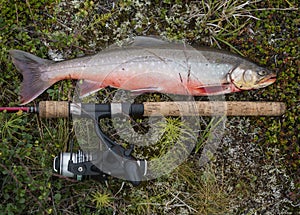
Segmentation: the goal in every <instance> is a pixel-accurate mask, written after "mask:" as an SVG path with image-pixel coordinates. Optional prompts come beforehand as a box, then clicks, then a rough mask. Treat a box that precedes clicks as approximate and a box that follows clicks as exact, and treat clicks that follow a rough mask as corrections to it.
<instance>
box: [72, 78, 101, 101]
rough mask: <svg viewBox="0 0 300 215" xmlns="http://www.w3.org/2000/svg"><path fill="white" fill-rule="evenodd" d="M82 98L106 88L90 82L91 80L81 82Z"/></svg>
mask: <svg viewBox="0 0 300 215" xmlns="http://www.w3.org/2000/svg"><path fill="white" fill-rule="evenodd" d="M78 86H79V90H80V97H85V96H88V95H91V94H93V93H95V92H97V91H99V90H100V89H102V88H105V87H106V86H105V85H104V84H103V83H101V82H96V81H90V80H80V81H79V82H78Z"/></svg>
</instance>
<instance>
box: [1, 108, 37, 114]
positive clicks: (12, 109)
mask: <svg viewBox="0 0 300 215" xmlns="http://www.w3.org/2000/svg"><path fill="white" fill-rule="evenodd" d="M31 110H32V108H31V107H0V112H3V111H7V112H9V113H15V112H18V111H23V112H31Z"/></svg>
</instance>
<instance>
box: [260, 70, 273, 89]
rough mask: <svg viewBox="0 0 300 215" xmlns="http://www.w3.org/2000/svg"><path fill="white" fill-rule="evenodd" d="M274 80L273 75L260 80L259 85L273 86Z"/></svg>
mask: <svg viewBox="0 0 300 215" xmlns="http://www.w3.org/2000/svg"><path fill="white" fill-rule="evenodd" d="M276 79H277V75H276V74H274V73H273V74H270V75H268V76H266V77H264V78H263V79H261V80H260V81H259V84H260V85H263V86H268V85H270V84H273V83H274V82H275V81H276Z"/></svg>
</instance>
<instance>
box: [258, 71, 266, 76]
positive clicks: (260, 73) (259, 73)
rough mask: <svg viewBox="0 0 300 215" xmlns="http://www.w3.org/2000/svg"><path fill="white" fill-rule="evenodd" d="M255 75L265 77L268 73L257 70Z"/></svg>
mask: <svg viewBox="0 0 300 215" xmlns="http://www.w3.org/2000/svg"><path fill="white" fill-rule="evenodd" d="M257 74H258V75H260V76H265V75H267V74H268V72H267V71H266V70H259V71H258V72H257Z"/></svg>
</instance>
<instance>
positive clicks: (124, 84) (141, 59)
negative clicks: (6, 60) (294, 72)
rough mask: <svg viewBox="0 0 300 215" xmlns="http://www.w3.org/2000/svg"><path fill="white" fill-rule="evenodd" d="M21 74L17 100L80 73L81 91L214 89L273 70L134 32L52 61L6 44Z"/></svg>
mask: <svg viewBox="0 0 300 215" xmlns="http://www.w3.org/2000/svg"><path fill="white" fill-rule="evenodd" d="M10 55H11V57H12V61H13V63H14V65H15V66H16V68H17V69H18V70H19V71H20V72H21V73H22V75H23V82H22V86H21V93H20V94H21V103H22V104H27V103H29V102H30V101H32V100H34V99H35V98H36V97H38V96H39V95H40V94H41V93H42V92H43V91H45V90H46V89H47V88H49V87H50V86H51V85H53V84H54V83H56V82H58V81H60V80H64V79H83V80H84V81H83V82H82V84H81V85H80V88H81V94H82V95H86V94H90V93H92V92H95V91H97V90H99V89H102V88H105V87H107V86H110V87H114V88H120V89H125V90H130V91H134V92H161V93H170V94H182V95H195V96H204V95H205V96H206V95H218V94H225V93H232V92H238V91H241V90H250V89H257V88H261V87H265V86H267V85H269V84H271V83H273V82H274V81H275V78H276V74H275V73H273V72H271V71H269V70H267V69H265V68H262V67H260V66H258V65H256V64H254V63H252V62H250V61H248V60H246V59H244V58H242V57H239V56H237V55H235V54H232V53H228V52H223V51H219V50H213V49H208V48H200V49H195V48H193V47H191V46H189V45H186V44H183V43H171V42H168V41H164V40H160V39H156V38H152V37H136V38H135V39H134V40H132V41H130V42H129V43H127V44H125V45H123V46H121V47H118V46H116V45H113V46H110V47H108V48H107V49H105V50H103V51H101V52H99V53H98V54H96V55H93V56H86V57H81V58H75V59H71V60H65V61H61V62H53V61H49V60H45V59H42V58H39V57H37V56H34V55H32V54H29V53H27V52H24V51H20V50H11V51H10Z"/></svg>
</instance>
